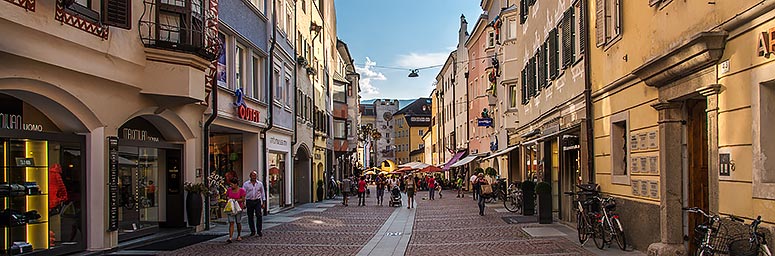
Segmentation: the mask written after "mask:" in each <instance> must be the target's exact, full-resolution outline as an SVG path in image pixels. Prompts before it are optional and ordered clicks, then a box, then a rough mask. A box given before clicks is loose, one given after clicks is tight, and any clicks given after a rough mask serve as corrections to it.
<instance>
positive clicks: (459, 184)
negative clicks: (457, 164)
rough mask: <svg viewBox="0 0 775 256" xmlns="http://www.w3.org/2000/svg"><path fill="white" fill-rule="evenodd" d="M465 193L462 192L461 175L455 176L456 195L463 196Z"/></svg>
mask: <svg viewBox="0 0 775 256" xmlns="http://www.w3.org/2000/svg"><path fill="white" fill-rule="evenodd" d="M465 196H466V195H465V194H463V175H458V176H457V197H459V198H464V197H465Z"/></svg>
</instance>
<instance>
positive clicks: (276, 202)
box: [267, 153, 286, 209]
mask: <svg viewBox="0 0 775 256" xmlns="http://www.w3.org/2000/svg"><path fill="white" fill-rule="evenodd" d="M268 178H269V179H268V180H269V195H268V198H267V201H268V202H267V203H268V206H269V209H277V208H280V207H283V206H284V202H285V198H284V197H285V189H286V188H285V178H286V177H285V154H284V153H269V176H268Z"/></svg>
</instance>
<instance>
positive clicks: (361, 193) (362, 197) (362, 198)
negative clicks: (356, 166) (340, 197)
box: [358, 176, 366, 206]
mask: <svg viewBox="0 0 775 256" xmlns="http://www.w3.org/2000/svg"><path fill="white" fill-rule="evenodd" d="M358 206H366V180H365V179H364V177H363V176H361V178H360V180H359V181H358Z"/></svg>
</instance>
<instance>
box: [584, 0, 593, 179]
mask: <svg viewBox="0 0 775 256" xmlns="http://www.w3.org/2000/svg"><path fill="white" fill-rule="evenodd" d="M581 11H582V12H583V16H584V18H585V20H584V21H582V22H584V24H585V26H584V29H585V30H587V31H588V30H589V22H588V21H589V6H588V5H587V4H584V8H581ZM583 35H584V36H587V37H588V36H589V34H588V33H586V31H584V33H583ZM589 46H590V45H589V38H587V40H584V110H585V115H586V120H585V121H586V125H587V171H588V172H589V174H588V175H589V182H590V183H594V182H595V153H594V148H595V147H594V143H595V141H594V138H595V134H594V129H593V125H594V124H593V120H592V119H593V118H592V79H591V77H590V75H589V74H590V73H591V67H590V61H589V51H590V48H589Z"/></svg>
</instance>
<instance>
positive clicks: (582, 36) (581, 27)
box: [578, 1, 589, 54]
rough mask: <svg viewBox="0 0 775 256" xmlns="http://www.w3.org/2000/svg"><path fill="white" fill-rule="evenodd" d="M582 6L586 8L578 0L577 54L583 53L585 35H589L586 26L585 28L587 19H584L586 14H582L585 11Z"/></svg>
mask: <svg viewBox="0 0 775 256" xmlns="http://www.w3.org/2000/svg"><path fill="white" fill-rule="evenodd" d="M584 8H586V6H584V5H581V1H580V2H579V31H578V33H579V54H582V53H584V50H585V49H584V48H585V47H587V46H586V44H587V36H589V35H588V34H587V28H586V24H587V20H586V16H584V13H586V11H584ZM587 10H588V9H587Z"/></svg>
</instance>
